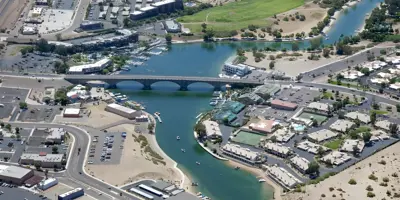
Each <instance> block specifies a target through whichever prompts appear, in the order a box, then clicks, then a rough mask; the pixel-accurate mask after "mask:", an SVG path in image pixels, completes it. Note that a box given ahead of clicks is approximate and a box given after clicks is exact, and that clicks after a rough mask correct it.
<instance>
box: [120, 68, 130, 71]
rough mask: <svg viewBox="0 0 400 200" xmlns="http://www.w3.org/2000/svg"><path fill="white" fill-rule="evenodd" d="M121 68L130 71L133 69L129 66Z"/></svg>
mask: <svg viewBox="0 0 400 200" xmlns="http://www.w3.org/2000/svg"><path fill="white" fill-rule="evenodd" d="M121 70H122V71H129V70H131V68H129V67H121Z"/></svg>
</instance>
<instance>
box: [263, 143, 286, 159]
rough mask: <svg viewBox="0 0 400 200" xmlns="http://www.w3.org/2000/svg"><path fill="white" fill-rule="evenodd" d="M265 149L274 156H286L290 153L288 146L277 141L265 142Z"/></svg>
mask: <svg viewBox="0 0 400 200" xmlns="http://www.w3.org/2000/svg"><path fill="white" fill-rule="evenodd" d="M264 149H265V151H267V152H268V153H271V154H274V155H276V156H279V157H282V158H286V157H288V156H289V155H290V153H291V150H290V148H289V147H286V146H283V145H281V144H278V143H272V142H267V143H265V145H264Z"/></svg>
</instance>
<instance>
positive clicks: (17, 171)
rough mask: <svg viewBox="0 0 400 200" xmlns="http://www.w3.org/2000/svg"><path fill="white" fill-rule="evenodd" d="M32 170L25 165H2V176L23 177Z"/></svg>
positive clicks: (0, 168)
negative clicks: (24, 166)
mask: <svg viewBox="0 0 400 200" xmlns="http://www.w3.org/2000/svg"><path fill="white" fill-rule="evenodd" d="M31 171H32V170H31V169H26V168H23V167H17V166H6V165H0V176H5V177H12V178H17V179H21V178H22V177H24V176H25V175H26V174H28V173H30V172H31Z"/></svg>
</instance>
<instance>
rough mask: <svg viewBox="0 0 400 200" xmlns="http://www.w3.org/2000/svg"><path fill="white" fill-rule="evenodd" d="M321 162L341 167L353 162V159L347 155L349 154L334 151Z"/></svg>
mask: <svg viewBox="0 0 400 200" xmlns="http://www.w3.org/2000/svg"><path fill="white" fill-rule="evenodd" d="M321 160H322V161H324V162H329V163H330V164H332V165H341V164H343V163H345V162H347V161H349V160H351V157H350V156H349V155H347V153H343V152H339V151H332V152H330V153H329V154H328V155H325V156H324V157H322V158H321Z"/></svg>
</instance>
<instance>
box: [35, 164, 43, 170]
mask: <svg viewBox="0 0 400 200" xmlns="http://www.w3.org/2000/svg"><path fill="white" fill-rule="evenodd" d="M34 165H35V167H36V170H38V171H40V170H41V168H42V164H41V163H40V162H35V164H34Z"/></svg>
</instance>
